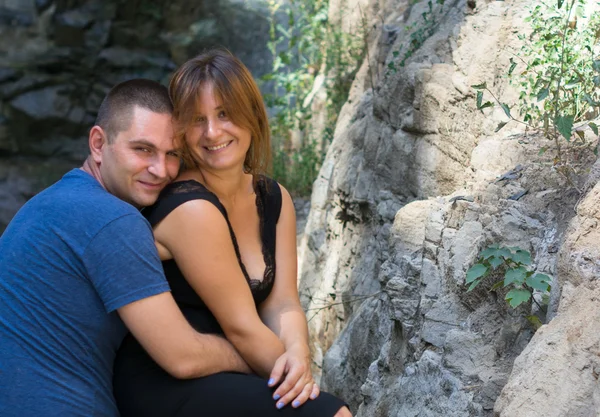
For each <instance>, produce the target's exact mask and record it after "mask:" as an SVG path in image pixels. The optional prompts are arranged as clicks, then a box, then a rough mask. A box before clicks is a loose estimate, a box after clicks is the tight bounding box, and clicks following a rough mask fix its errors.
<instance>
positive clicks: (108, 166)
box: [0, 80, 250, 417]
mask: <svg viewBox="0 0 600 417" xmlns="http://www.w3.org/2000/svg"><path fill="white" fill-rule="evenodd" d="M171 111H172V106H171V102H170V100H169V96H168V93H167V90H166V88H164V87H162V86H160V85H159V84H157V83H155V82H153V81H149V80H131V81H127V82H125V83H122V84H119V85H117V86H116V87H115V88H113V89H112V90H111V91H110V92H109V94H108V95H107V97H106V98H105V100H104V101H103V103H102V105H101V106H100V110H99V113H98V118H97V120H96V126H94V127H93V128H92V129H91V131H90V134H89V145H90V151H91V153H90V156H89V157H88V159H87V160H86V161H85V163H84V165H83V167H82V168H81V169H74V170H72V171H70V172H69V173H67V174H66V175H65V176H64V177H63V178H62V179H61V180H60V181H58V182H57V183H56V184H54V185H53V186H51V187H50V188H48V189H46V190H45V191H43V192H41V193H40V194H38V195H37V196H35V197H34V198H32V199H31V200H30V201H29V202H27V204H25V205H24V206H23V207H22V208H21V210H20V211H19V212H18V213H17V214H16V216H15V217H14V219H13V220H12V222H11V223H10V224H9V226H8V228H7V229H6V231H5V232H4V234H3V235H2V237H1V238H0V415H1V416H3V417H9V416H19V417H22V416H44V417H46V416H69V417H70V416H82V417H83V416H85V417H89V416H107V417H115V416H118V410H117V408H116V405H115V402H114V399H113V396H112V368H113V361H114V356H115V352H116V350H117V348H118V346H119V344H120V343H121V340H122V339H123V337H124V335H125V333H126V331H127V330H126V328H125V326H127V328H129V330H130V331H131V332H132V333H133V334H134V336H135V337H136V338H137V339H138V340H139V341H140V342H141V344H142V345H143V346H144V348H146V350H147V351H148V352H149V354H150V355H151V356H152V357H153V358H154V359H155V360H156V362H157V363H158V364H159V365H161V366H162V367H163V368H164V369H166V370H167V371H168V372H170V373H171V374H172V375H174V376H175V377H178V378H190V377H198V376H203V375H208V374H211V373H215V372H220V371H239V372H250V370H249V368H248V366H247V365H246V363H245V362H244V361H243V360H242V359H241V358H240V357H239V355H238V354H237V353H236V351H235V349H233V347H232V346H231V345H230V344H229V343H228V342H227V341H226V340H224V339H222V338H219V337H217V336H212V335H200V334H198V333H196V332H195V331H194V330H193V329H192V328H191V326H190V325H189V324H188V323H187V321H186V320H185V318H184V317H183V315H182V314H181V312H180V311H179V308H178V307H177V305H176V304H175V302H174V300H173V298H172V297H171V295H170V293H169V292H168V291H169V287H168V285H167V283H166V281H165V278H164V275H163V272H162V267H161V264H160V260H159V258H158V254H157V251H156V248H155V246H154V239H153V236H152V230H151V228H150V225H149V224H148V222H147V221H146V220H145V219H144V218H143V217H142V216H141V215H140V213H139V210H138V209H139V208H141V207H143V206H146V205H150V204H152V203H154V202H155V200H156V198H157V197H158V194H159V193H160V191H161V190H162V189H163V187H164V186H165V185H167V183H169V182H170V181H171V180H173V179H174V178H175V176H176V175H177V171H178V168H179V157H178V155H177V150H176V149H174V148H173V142H172V138H173V126H172V121H171ZM121 319H122V321H121ZM123 323H124V324H125V326H123Z"/></svg>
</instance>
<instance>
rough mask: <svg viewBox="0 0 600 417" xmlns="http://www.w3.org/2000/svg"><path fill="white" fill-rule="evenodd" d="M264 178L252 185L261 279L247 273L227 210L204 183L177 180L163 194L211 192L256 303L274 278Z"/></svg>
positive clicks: (264, 297)
mask: <svg viewBox="0 0 600 417" xmlns="http://www.w3.org/2000/svg"><path fill="white" fill-rule="evenodd" d="M266 186H267V184H266V179H265V178H264V177H260V178H259V179H258V181H256V184H255V187H254V193H255V194H256V198H255V202H256V203H255V204H256V208H257V211H258V218H259V231H260V240H261V249H262V255H263V260H264V262H265V272H264V274H263V279H253V278H250V276H249V275H248V271H247V270H246V266H245V265H244V263H243V262H242V256H241V253H240V248H239V245H238V242H237V238H236V236H235V232H234V231H233V228H232V227H231V223H230V222H229V217H228V216H227V214H226V213H227V210H226V209H225V207H224V206H223V205H222V204H221V202H220V201H219V199H218V197H217V196H216V195H215V194H214V193H212V192H211V191H210V190H208V189H207V188H206V187H205V186H204V185H202V184H201V183H199V182H198V181H195V180H186V181H178V182H175V183H172V184H171V185H170V187H169V188H168V191H167V190H165V191H166V193H165V196H166V195H168V194H183V193H193V192H203V193H208V194H211V195H212V196H214V197H215V199H216V200H217V201H219V204H220V205H221V207H222V208H223V211H224V213H225V221H226V222H227V226H228V227H229V234H230V235H231V241H232V242H233V247H234V249H235V255H236V257H237V259H238V263H239V265H240V268H241V269H242V273H243V274H244V277H245V278H246V282H248V285H249V286H250V290H251V291H252V295H253V297H254V299H255V301H256V302H257V304H258V303H260V302H262V301H264V299H266V298H267V296H268V294H269V292H270V289H271V287H272V285H273V282H274V280H275V260H274V256H273V254H272V253H271V252H270V251H269V248H268V247H267V246H266V245H265V240H266V234H267V233H268V231H267V230H265V207H264V203H263V200H264V198H263V197H264V195H265V194H266Z"/></svg>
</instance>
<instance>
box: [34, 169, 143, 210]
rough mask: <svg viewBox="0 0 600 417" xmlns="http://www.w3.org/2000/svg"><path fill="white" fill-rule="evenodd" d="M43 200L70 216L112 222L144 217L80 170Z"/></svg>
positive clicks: (49, 190) (64, 177) (57, 185)
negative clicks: (125, 217)
mask: <svg viewBox="0 0 600 417" xmlns="http://www.w3.org/2000/svg"><path fill="white" fill-rule="evenodd" d="M40 197H42V199H43V200H44V203H45V204H46V205H53V206H55V207H54V208H55V209H57V210H58V211H60V209H65V210H66V212H67V213H69V215H73V216H83V217H93V218H95V219H98V220H100V219H103V220H105V221H110V220H112V219H114V218H118V217H121V216H124V215H130V214H132V215H136V216H140V217H141V215H140V214H139V210H138V209H136V208H135V207H133V206H132V205H131V204H129V203H126V202H125V201H123V200H121V199H119V198H117V197H115V196H114V195H112V194H111V193H109V192H108V191H106V190H105V189H104V188H103V187H102V185H100V183H99V182H98V181H97V180H96V179H95V178H94V177H92V176H91V175H89V174H88V173H86V172H85V171H83V170H80V169H74V170H72V171H69V172H68V173H67V174H65V175H64V176H63V178H62V179H61V180H60V181H58V182H57V183H56V184H54V185H53V186H51V187H50V188H48V189H47V190H45V191H44V192H43V193H42V194H41V195H40Z"/></svg>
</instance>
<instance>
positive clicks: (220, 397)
mask: <svg viewBox="0 0 600 417" xmlns="http://www.w3.org/2000/svg"><path fill="white" fill-rule="evenodd" d="M193 384H194V388H193V389H192V391H194V395H189V396H188V399H187V401H186V403H185V404H183V405H182V407H181V409H180V410H179V412H178V413H177V414H176V417H192V416H194V417H198V416H199V413H201V415H202V417H225V416H232V417H238V416H239V417H254V416H256V417H259V416H260V417H271V416H273V417H333V416H334V415H335V413H336V412H337V411H338V410H339V409H340V408H341V407H342V406H343V405H344V404H343V403H342V402H341V401H340V400H338V399H337V398H335V397H333V396H331V395H329V394H327V393H322V394H321V395H320V396H319V397H318V398H317V399H316V400H308V401H307V402H306V403H305V404H303V405H302V406H300V407H299V408H292V407H291V406H289V405H288V406H286V407H284V408H283V409H281V410H278V409H277V408H276V407H275V403H276V401H275V400H273V398H272V396H273V389H271V388H269V387H268V386H267V381H266V380H265V379H263V378H260V377H257V376H255V375H243V374H235V373H220V374H215V375H211V376H209V377H206V378H202V379H199V380H195V381H194V382H193ZM200 392H204V393H203V394H200V395H199V393H200Z"/></svg>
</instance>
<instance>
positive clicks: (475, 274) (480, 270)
mask: <svg viewBox="0 0 600 417" xmlns="http://www.w3.org/2000/svg"><path fill="white" fill-rule="evenodd" d="M487 271H488V268H487V266H485V265H483V264H475V265H473V266H472V267H471V268H469V270H468V271H467V284H469V283H471V282H473V281H475V280H476V279H477V278H481V277H483V276H484V275H485V274H486V273H487Z"/></svg>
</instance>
